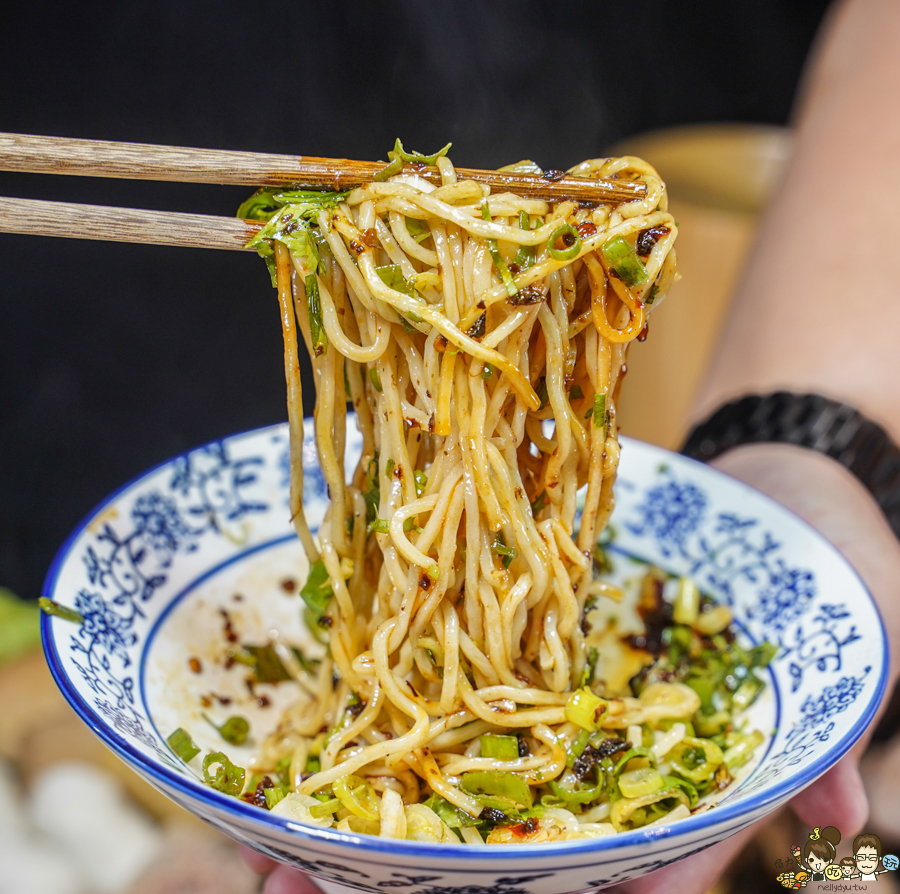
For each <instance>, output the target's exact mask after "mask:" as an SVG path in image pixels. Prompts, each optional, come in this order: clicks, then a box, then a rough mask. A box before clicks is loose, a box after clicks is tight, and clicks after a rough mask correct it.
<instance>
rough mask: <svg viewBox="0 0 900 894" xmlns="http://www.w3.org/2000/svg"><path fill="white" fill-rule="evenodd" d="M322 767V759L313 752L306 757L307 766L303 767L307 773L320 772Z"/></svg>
mask: <svg viewBox="0 0 900 894" xmlns="http://www.w3.org/2000/svg"><path fill="white" fill-rule="evenodd" d="M321 769H322V761H321V759H320V758H319V757H318V756H317V755H315V754H311V755H310V756H309V757H308V758H307V759H306V766H305V767H304V768H303V771H304V772H305V773H318V772H319V771H320V770H321Z"/></svg>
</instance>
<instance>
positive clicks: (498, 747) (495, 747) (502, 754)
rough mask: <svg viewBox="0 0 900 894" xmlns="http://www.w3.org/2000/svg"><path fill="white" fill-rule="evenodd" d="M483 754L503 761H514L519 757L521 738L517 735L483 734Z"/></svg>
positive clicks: (481, 739)
mask: <svg viewBox="0 0 900 894" xmlns="http://www.w3.org/2000/svg"><path fill="white" fill-rule="evenodd" d="M480 742H481V756H482V757H492V758H495V759H496V760H501V761H514V760H518V757H519V740H518V739H517V738H516V737H515V736H500V735H495V734H491V733H486V734H485V735H483V736H481V738H480Z"/></svg>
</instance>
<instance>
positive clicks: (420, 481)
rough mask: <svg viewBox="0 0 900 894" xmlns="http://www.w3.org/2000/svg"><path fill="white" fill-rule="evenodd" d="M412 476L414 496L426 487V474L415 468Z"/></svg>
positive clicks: (421, 492)
mask: <svg viewBox="0 0 900 894" xmlns="http://www.w3.org/2000/svg"><path fill="white" fill-rule="evenodd" d="M413 478H414V479H415V482H416V496H421V495H422V494H423V493H424V492H425V488H426V487H428V476H427V475H426V474H425V473H424V472H423V471H422V470H421V469H416V470H415V472H413Z"/></svg>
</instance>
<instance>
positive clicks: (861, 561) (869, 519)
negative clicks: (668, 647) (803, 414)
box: [244, 444, 900, 894]
mask: <svg viewBox="0 0 900 894" xmlns="http://www.w3.org/2000/svg"><path fill="white" fill-rule="evenodd" d="M714 465H715V466H717V467H718V468H719V469H721V470H722V471H724V472H726V473H727V474H729V475H732V476H734V477H735V478H738V479H740V480H741V481H744V482H746V483H747V484H750V485H751V486H752V487H755V488H756V489H757V490H760V491H762V492H763V493H765V494H768V495H769V496H771V497H772V498H773V499H775V500H777V501H778V502H780V503H782V504H783V505H785V506H786V507H787V508H789V509H791V510H792V511H793V512H795V513H796V514H797V515H799V516H800V517H801V518H803V519H805V520H806V521H807V522H809V523H810V524H811V525H812V526H813V527H815V528H816V529H818V530H819V531H820V532H821V533H822V534H823V535H824V536H825V537H826V538H827V539H828V540H830V541H831V542H832V543H833V544H834V545H835V546H836V547H837V548H838V550H840V552H841V553H843V555H844V556H846V558H847V559H848V561H849V562H850V563H851V564H852V565H853V566H854V567H855V568H856V570H857V572H858V573H859V575H860V576H861V577H862V579H863V581H864V582H865V584H866V586H867V587H868V588H869V591H870V592H871V593H872V596H873V597H874V599H875V601H876V603H877V604H878V607H879V609H880V611H881V613H882V617H883V618H884V622H885V627H886V628H887V632H888V639H889V641H890V645H891V655H892V656H897V655H900V604H898V602H900V601H898V600H895V599H894V592H895V588H896V582H897V581H898V580H900V542H898V541H897V538H896V537H895V536H894V534H893V532H892V531H891V529H890V528H889V527H888V525H887V522H886V521H885V519H884V516H883V515H882V514H881V511H880V510H879V508H878V506H877V505H876V503H875V501H874V500H873V499H872V497H871V496H870V495H869V494H868V492H867V491H866V490H865V488H863V486H862V485H861V484H860V483H859V482H858V481H857V480H856V479H855V478H854V477H853V476H852V475H851V474H850V473H849V472H847V470H846V469H844V468H843V467H842V466H840V465H838V463H836V462H834V461H833V460H830V459H828V458H827V457H824V456H821V455H819V454H815V453H813V452H811V451H808V450H802V449H800V448H796V447H787V446H782V445H768V444H766V445H754V446H748V447H742V448H740V449H738V450H733V451H731V452H730V453H727V454H725V455H724V456H722V457H720V458H719V459H718V460H716V462H715V463H714ZM895 678H896V660H895V659H894V658H892V661H891V670H890V678H889V689H890V686H891V684H892V683H893V681H894V680H895ZM873 726H874V725H873ZM872 728H873V727H872ZM870 729H871V728H870ZM868 738H869V736H868V734H867V735H864V736H863V737H862V739H861V740H860V741H859V742H858V743H857V744H856V745H855V746H854V748H853V749H852V750H851V751H850V753H848V754H847V755H846V756H845V757H844V758H843V759H842V760H841V761H839V762H838V763H837V764H836V765H835V766H834V767H832V769H831V770H829V771H828V772H827V773H826V774H825V775H824V776H822V777H821V778H820V779H819V780H817V781H816V782H815V783H814V784H813V785H811V786H809V788H807V789H805V790H804V791H803V792H801V793H800V794H799V795H797V796H796V797H795V798H794V799H793V800H792V801H791V802H790V806H791V807H792V808H793V810H794V811H795V812H796V813H797V815H798V816H799V818H800V819H801V821H802V822H804V823H805V824H806V825H808V826H810V827H812V826H822V825H829V824H831V825H836V826H837V827H838V828H840V829H841V831H842V832H843V833H844V835H845V836H848V835H851V834H855V833H856V832H857V831H859V830H860V829H861V827H862V825H863V823H864V822H865V819H866V816H867V814H868V803H867V800H866V795H865V792H864V790H863V787H862V782H861V780H860V776H859V772H858V769H857V764H858V760H859V756H860V754H861V753H862V751H863V750H864V748H865V745H866V742H867V741H868ZM765 821H766V820H762V821H760V822H761V823H762V822H765ZM758 828H759V824H754V825H753V826H751V827H749V828H748V829H745V830H744V831H742V832H740V833H738V834H737V835H734V836H732V837H731V838H729V839H727V840H725V841H722V842H720V843H719V844H717V845H714V846H713V847H711V848H708V849H707V850H705V851H703V852H702V853H700V854H696V855H694V856H693V857H689V858H688V859H686V860H683V861H681V862H680V863H676V864H674V865H672V866H668V867H666V868H664V869H660V870H658V871H657V872H654V873H651V874H649V875H646V876H644V877H642V878H640V879H636V880H634V881H631V882H626V883H624V884H622V885H618V886H616V887H615V888H610V889H608V890H609V891H611V892H617V894H668V892H671V891H678V892H679V894H705V892H706V891H708V890H709V889H710V888H711V887H712V886H713V884H715V882H716V880H717V879H718V878H719V876H720V875H721V874H722V873H723V871H724V870H725V869H726V868H727V867H728V865H729V863H730V861H731V859H732V858H733V857H734V856H735V855H736V854H737V853H739V852H740V850H741V849H742V848H743V847H744V846H745V845H746V844H747V842H748V841H749V840H750V839H751V838H752V837H753V835H754V833H755V832H756V831H757V830H758ZM244 853H245V859H246V860H247V862H248V863H249V865H250V866H251V867H252V868H253V869H255V870H256V871H258V872H267V873H269V875H268V878H267V879H266V882H265V885H264V888H263V891H264V894H319V889H318V887H317V886H316V885H315V884H314V883H313V882H312V880H311V879H309V877H307V876H305V875H303V874H301V873H299V872H297V871H296V870H293V869H290V868H289V867H287V866H281V865H279V864H276V863H274V862H273V861H271V860H268V859H266V858H265V857H261V856H260V855H259V854H255V853H253V852H252V851H246V850H245V852H244Z"/></svg>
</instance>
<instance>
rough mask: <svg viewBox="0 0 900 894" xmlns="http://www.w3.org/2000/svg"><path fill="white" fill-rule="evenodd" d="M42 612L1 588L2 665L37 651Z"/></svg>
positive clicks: (32, 603) (0, 662)
mask: <svg viewBox="0 0 900 894" xmlns="http://www.w3.org/2000/svg"><path fill="white" fill-rule="evenodd" d="M40 617H41V610H40V608H39V606H38V605H37V604H35V603H34V602H24V601H23V600H21V599H19V598H18V597H17V596H15V595H13V593H12V592H10V591H9V590H7V589H5V588H4V587H0V664H3V663H4V662H6V661H12V660H13V659H14V658H18V657H19V656H20V655H24V654H26V653H27V652H30V651H31V650H32V649H37V648H38V647H39V646H40V643H41V626H40V623H39V622H40Z"/></svg>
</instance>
